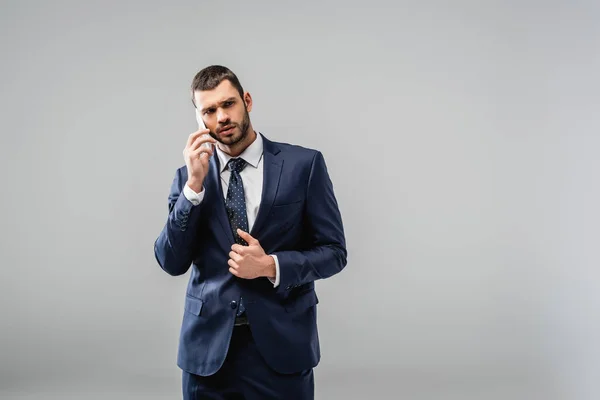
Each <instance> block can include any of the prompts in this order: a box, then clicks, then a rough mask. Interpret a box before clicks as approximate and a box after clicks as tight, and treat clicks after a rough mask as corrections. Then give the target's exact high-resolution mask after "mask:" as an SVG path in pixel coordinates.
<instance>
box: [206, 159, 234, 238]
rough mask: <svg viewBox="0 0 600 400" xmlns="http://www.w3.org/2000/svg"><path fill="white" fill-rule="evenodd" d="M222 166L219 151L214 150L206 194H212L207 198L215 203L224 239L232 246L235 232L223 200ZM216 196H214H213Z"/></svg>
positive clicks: (214, 207)
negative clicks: (232, 229) (218, 155)
mask: <svg viewBox="0 0 600 400" xmlns="http://www.w3.org/2000/svg"><path fill="white" fill-rule="evenodd" d="M220 172H221V166H220V164H219V157H217V152H216V151H215V152H213V155H212V157H211V159H210V167H209V173H208V175H207V176H206V179H205V182H206V196H211V198H210V199H207V203H209V204H212V205H213V207H212V208H213V210H212V211H211V212H212V213H214V215H215V217H216V218H217V220H218V221H219V225H221V228H223V234H224V235H225V236H224V238H223V240H224V241H226V243H228V245H229V246H231V245H232V244H233V243H235V239H234V238H233V233H232V232H231V225H230V224H229V219H228V218H227V210H226V209H225V201H224V200H223V187H222V185H221V174H220ZM213 196H214V197H213Z"/></svg>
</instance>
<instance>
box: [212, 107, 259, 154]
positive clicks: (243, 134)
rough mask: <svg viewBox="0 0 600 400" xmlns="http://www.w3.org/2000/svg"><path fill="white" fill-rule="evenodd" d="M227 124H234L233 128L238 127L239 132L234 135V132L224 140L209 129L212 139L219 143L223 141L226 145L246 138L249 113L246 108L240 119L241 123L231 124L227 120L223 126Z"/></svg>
mask: <svg viewBox="0 0 600 400" xmlns="http://www.w3.org/2000/svg"><path fill="white" fill-rule="evenodd" d="M229 125H233V126H234V128H233V129H234V130H236V129H238V128H239V129H240V133H239V134H238V135H237V136H236V135H235V134H234V135H233V136H231V137H229V138H227V139H226V140H223V139H221V138H220V137H219V136H218V135H217V134H216V133H215V132H213V131H210V132H209V134H210V136H212V138H213V139H215V140H216V141H217V142H219V143H223V144H225V145H227V146H233V145H235V144H236V143H239V142H241V141H243V140H244V139H246V137H248V128H249V127H250V115H249V114H248V110H246V109H244V118H243V120H242V124H241V125H239V124H237V123H236V124H232V123H231V122H228V123H226V124H223V126H229Z"/></svg>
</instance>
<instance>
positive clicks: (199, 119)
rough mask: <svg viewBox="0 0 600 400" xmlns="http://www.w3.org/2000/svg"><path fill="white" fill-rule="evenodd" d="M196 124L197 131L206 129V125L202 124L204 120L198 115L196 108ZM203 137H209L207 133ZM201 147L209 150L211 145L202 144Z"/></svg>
mask: <svg viewBox="0 0 600 400" xmlns="http://www.w3.org/2000/svg"><path fill="white" fill-rule="evenodd" d="M195 110H196V122H198V129H200V130H202V129H206V125H205V124H204V120H203V119H202V115H200V111H198V109H197V108H196V109H195ZM204 136H210V135H209V134H208V133H205V134H204ZM202 146H204V147H206V148H207V149H210V146H211V144H210V143H204V144H203V145H202Z"/></svg>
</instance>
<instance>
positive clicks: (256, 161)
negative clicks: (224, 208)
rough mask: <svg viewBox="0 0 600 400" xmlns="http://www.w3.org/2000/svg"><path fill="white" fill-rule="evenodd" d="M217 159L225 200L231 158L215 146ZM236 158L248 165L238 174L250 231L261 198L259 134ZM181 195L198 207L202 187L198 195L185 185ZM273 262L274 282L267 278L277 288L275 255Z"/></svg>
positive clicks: (261, 171) (261, 148) (260, 143)
mask: <svg viewBox="0 0 600 400" xmlns="http://www.w3.org/2000/svg"><path fill="white" fill-rule="evenodd" d="M215 151H216V154H217V157H219V163H220V166H221V171H220V173H219V176H220V177H221V186H222V188H223V198H224V199H225V198H227V189H228V188H229V176H230V175H231V171H229V168H227V163H228V162H229V160H230V159H231V158H232V157H231V156H230V155H229V154H226V153H224V152H223V151H222V150H221V149H219V147H218V146H216V145H215ZM238 158H243V159H244V161H246V163H247V164H248V165H246V167H245V168H244V169H243V170H242V172H240V176H241V177H242V183H243V186H244V197H245V200H246V215H247V216H248V230H249V231H251V230H252V227H253V226H254V221H256V216H257V214H258V208H259V207H260V201H261V198H262V187H263V139H262V136H261V135H260V134H258V133H257V134H256V139H255V140H254V141H253V142H252V143H251V144H250V145H249V146H248V147H247V148H246V150H244V151H243V152H242V154H240V155H239V157H238ZM183 195H184V196H185V198H186V199H188V200H189V201H190V202H191V203H192V204H193V205H194V206H197V205H199V204H200V203H201V202H202V200H203V199H204V187H203V188H202V190H201V191H200V193H196V192H194V191H193V190H192V189H191V188H190V187H189V186H188V185H187V184H186V185H185V186H184V187H183ZM271 257H273V259H274V260H275V280H272V279H270V278H269V280H270V281H271V283H273V286H274V287H277V286H279V261H278V260H277V256H276V255H271Z"/></svg>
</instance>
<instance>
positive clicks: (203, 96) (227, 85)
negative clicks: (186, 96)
mask: <svg viewBox="0 0 600 400" xmlns="http://www.w3.org/2000/svg"><path fill="white" fill-rule="evenodd" d="M231 97H236V98H239V97H240V95H239V93H238V91H237V89H236V88H235V87H234V86H233V85H232V84H231V82H229V80H227V79H225V80H223V81H222V82H221V83H219V85H218V86H217V87H216V88H214V89H212V90H196V91H194V101H195V103H196V107H198V108H206V107H209V106H214V105H217V104H218V103H220V102H221V101H224V100H226V99H229V98H231Z"/></svg>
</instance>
